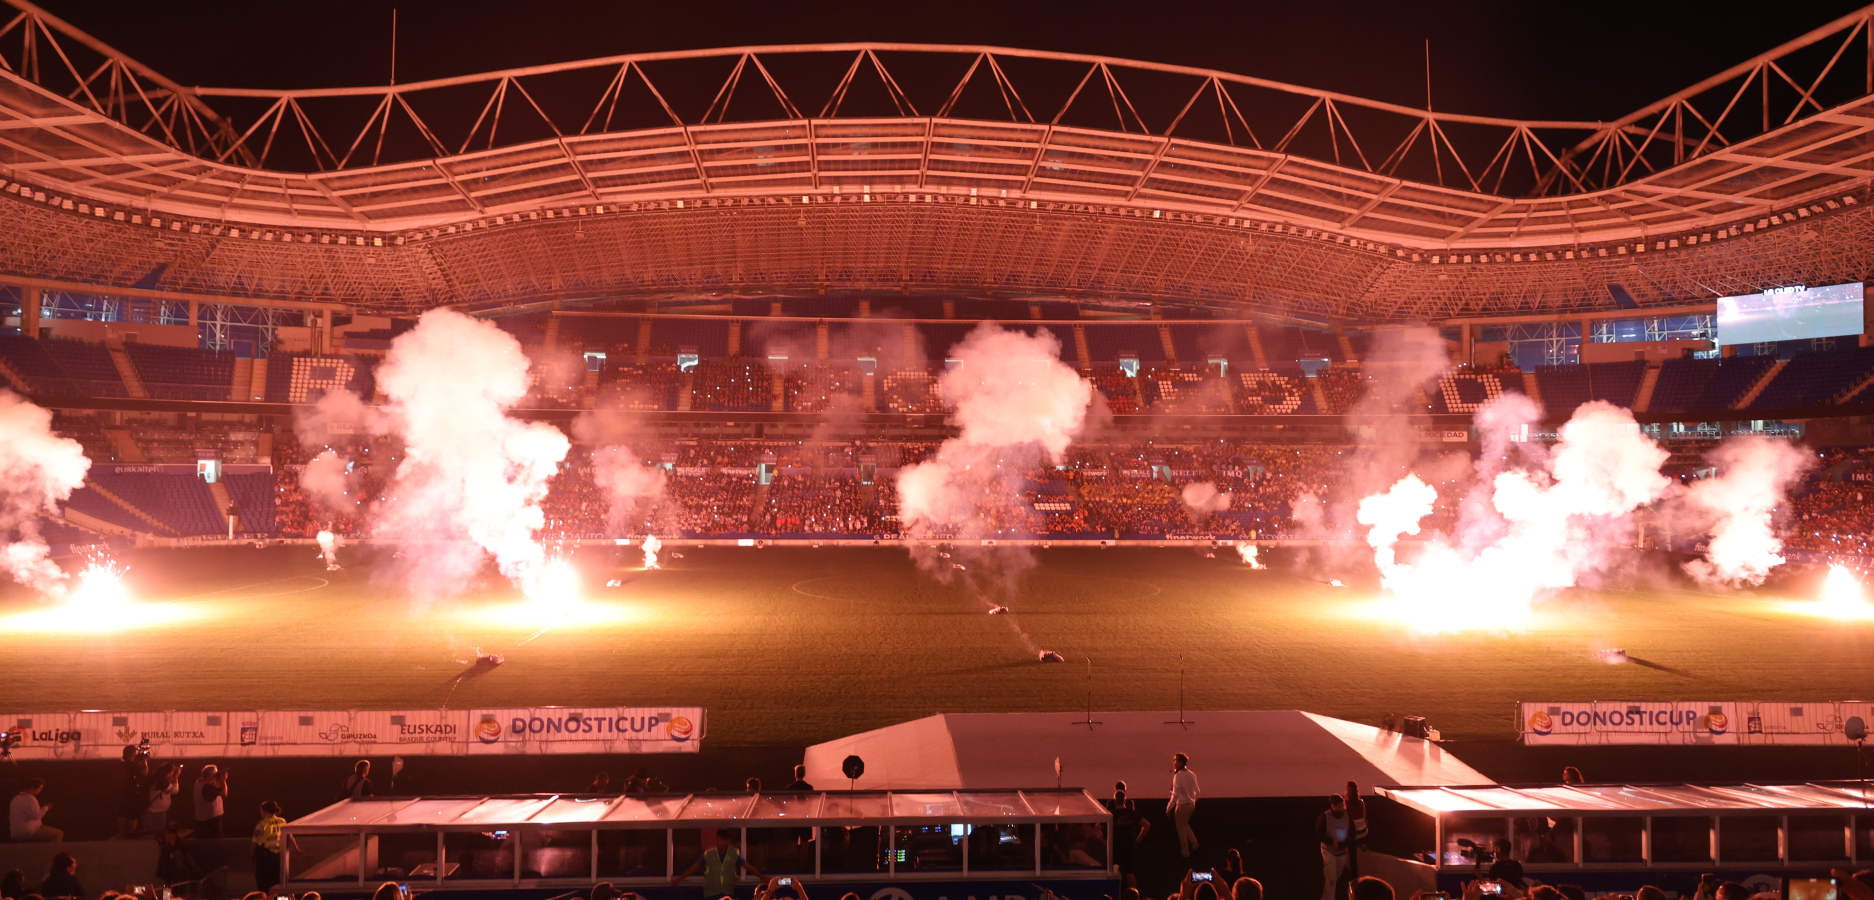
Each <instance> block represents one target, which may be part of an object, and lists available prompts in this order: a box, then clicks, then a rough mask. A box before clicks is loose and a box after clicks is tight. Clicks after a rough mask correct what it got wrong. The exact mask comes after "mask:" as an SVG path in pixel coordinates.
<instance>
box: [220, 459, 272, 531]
mask: <svg viewBox="0 0 1874 900" xmlns="http://www.w3.org/2000/svg"><path fill="white" fill-rule="evenodd" d="M221 483H222V484H223V485H224V486H225V487H227V489H228V497H229V498H230V499H232V500H233V501H234V509H235V513H236V515H238V516H239V517H240V523H239V525H240V530H241V532H242V533H245V534H266V533H271V532H272V531H273V530H274V528H273V500H274V476H273V475H272V473H269V472H252V473H245V472H244V473H241V474H229V475H223V476H222V477H221Z"/></svg>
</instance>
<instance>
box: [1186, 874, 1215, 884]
mask: <svg viewBox="0 0 1874 900" xmlns="http://www.w3.org/2000/svg"><path fill="white" fill-rule="evenodd" d="M1191 880H1192V881H1200V882H1201V881H1216V880H1217V873H1215V872H1192V873H1191Z"/></svg>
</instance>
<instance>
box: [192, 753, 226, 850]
mask: <svg viewBox="0 0 1874 900" xmlns="http://www.w3.org/2000/svg"><path fill="white" fill-rule="evenodd" d="M192 793H193V797H192V799H193V800H194V801H195V836H196V837H198V838H218V837H221V815H222V813H223V812H224V811H225V810H226V809H227V801H228V773H227V772H225V771H222V769H221V767H220V766H217V765H215V764H214V763H209V764H207V765H205V766H202V771H201V772H200V774H197V775H196V776H195V786H194V789H193V791H192Z"/></svg>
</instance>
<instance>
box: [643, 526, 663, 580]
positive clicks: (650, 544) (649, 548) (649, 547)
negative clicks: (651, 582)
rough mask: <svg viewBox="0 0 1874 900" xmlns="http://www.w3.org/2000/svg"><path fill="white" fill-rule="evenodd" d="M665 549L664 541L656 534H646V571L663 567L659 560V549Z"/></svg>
mask: <svg viewBox="0 0 1874 900" xmlns="http://www.w3.org/2000/svg"><path fill="white" fill-rule="evenodd" d="M662 549H664V542H663V541H662V540H661V539H659V538H658V537H657V535H654V534H647V535H645V536H644V568H645V570H646V571H649V570H651V569H657V568H662V567H661V566H660V565H658V562H657V553H658V551H660V550H662Z"/></svg>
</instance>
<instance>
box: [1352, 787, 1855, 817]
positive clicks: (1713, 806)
mask: <svg viewBox="0 0 1874 900" xmlns="http://www.w3.org/2000/svg"><path fill="white" fill-rule="evenodd" d="M1380 793H1381V794H1382V795H1384V796H1386V797H1389V798H1391V799H1393V800H1396V801H1398V802H1400V803H1402V804H1404V805H1406V806H1409V807H1411V808H1412V809H1415V810H1418V811H1419V812H1422V813H1425V814H1426V815H1429V816H1439V815H1469V814H1497V815H1501V814H1506V813H1508V814H1522V815H1542V814H1558V813H1568V814H1571V815H1618V816H1632V815H1644V814H1654V813H1659V814H1670V813H1712V812H1724V813H1743V812H1765V813H1788V812H1817V813H1827V812H1852V811H1863V810H1866V809H1868V799H1867V798H1868V794H1867V792H1866V785H1864V784H1861V783H1859V782H1829V783H1813V782H1811V783H1805V784H1712V785H1697V784H1577V785H1567V784H1562V785H1551V786H1545V787H1520V788H1517V787H1505V786H1503V785H1496V784H1491V785H1478V786H1466V787H1437V788H1386V789H1382V790H1381V791H1380Z"/></svg>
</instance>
